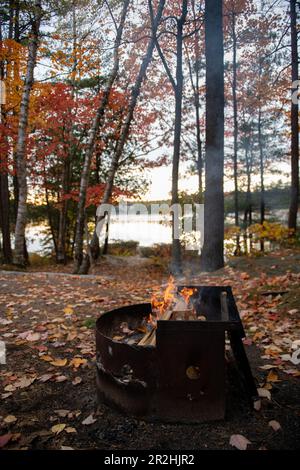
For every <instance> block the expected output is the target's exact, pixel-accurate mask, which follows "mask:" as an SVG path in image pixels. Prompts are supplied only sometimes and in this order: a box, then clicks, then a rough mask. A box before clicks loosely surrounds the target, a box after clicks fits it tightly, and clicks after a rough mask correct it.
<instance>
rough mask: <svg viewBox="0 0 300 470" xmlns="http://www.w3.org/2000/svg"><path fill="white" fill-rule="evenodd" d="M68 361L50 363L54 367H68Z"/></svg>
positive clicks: (57, 360)
mask: <svg viewBox="0 0 300 470" xmlns="http://www.w3.org/2000/svg"><path fill="white" fill-rule="evenodd" d="M67 363H68V359H55V360H54V361H52V362H50V364H51V365H52V366H55V367H64V366H65V365H67Z"/></svg>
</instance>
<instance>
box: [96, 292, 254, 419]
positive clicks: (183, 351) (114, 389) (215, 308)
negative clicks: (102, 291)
mask: <svg viewBox="0 0 300 470" xmlns="http://www.w3.org/2000/svg"><path fill="white" fill-rule="evenodd" d="M184 288H186V287H185V286H180V287H178V291H179V292H180V291H182V290H183V289H184ZM188 288H189V289H193V294H192V296H191V297H190V303H191V305H192V307H193V309H194V311H195V312H196V315H195V318H194V319H193V320H185V319H182V320H181V321H179V320H178V319H177V320H175V319H172V317H171V319H170V320H158V321H157V327H156V345H155V346H152V345H146V346H140V345H138V341H134V340H132V341H131V344H128V342H127V343H126V342H122V341H120V340H119V339H118V336H116V335H115V332H116V331H118V328H119V327H120V325H121V324H126V325H128V329H129V330H132V331H138V330H139V328H141V326H142V325H145V322H147V319H149V315H150V314H151V313H152V308H151V304H150V303H149V304H148V303H146V304H137V305H130V306H126V307H121V308H118V309H115V310H112V311H110V312H107V313H105V314H103V315H102V316H101V317H100V318H99V319H98V321H97V324H96V349H97V389H98V396H99V399H100V400H101V401H104V402H106V403H108V404H112V405H115V406H117V407H118V408H119V409H120V410H122V411H124V412H125V413H127V414H130V415H132V416H136V417H140V418H143V419H148V420H161V421H166V422H188V423H190V422H203V421H210V420H217V419H223V418H224V415H225V373H226V364H225V332H226V331H227V332H228V336H229V339H230V343H231V348H232V351H233V353H234V356H235V358H236V360H237V363H238V365H239V368H240V370H241V372H242V374H243V376H244V380H245V384H246V389H247V392H248V395H249V398H250V399H251V400H252V401H253V400H255V399H256V398H257V390H256V386H255V382H254V379H253V377H252V373H251V369H250V366H249V363H248V359H247V356H246V353H245V350H244V346H243V342H242V338H243V337H244V336H245V333H244V329H243V326H242V322H241V319H240V316H239V313H238V310H237V307H236V304H235V300H234V297H233V294H232V291H231V288H230V287H221V286H188ZM198 318H201V320H199V319H198ZM116 338H117V339H116Z"/></svg>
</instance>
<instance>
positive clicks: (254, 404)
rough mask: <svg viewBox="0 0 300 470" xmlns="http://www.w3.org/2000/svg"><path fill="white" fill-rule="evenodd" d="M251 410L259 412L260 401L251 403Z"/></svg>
mask: <svg viewBox="0 0 300 470" xmlns="http://www.w3.org/2000/svg"><path fill="white" fill-rule="evenodd" d="M253 408H254V409H255V411H260V409H261V400H255V402H254V403H253Z"/></svg>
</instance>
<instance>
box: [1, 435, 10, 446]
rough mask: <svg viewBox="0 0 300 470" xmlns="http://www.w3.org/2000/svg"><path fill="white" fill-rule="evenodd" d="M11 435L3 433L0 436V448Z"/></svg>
mask: <svg viewBox="0 0 300 470" xmlns="http://www.w3.org/2000/svg"><path fill="white" fill-rule="evenodd" d="M12 436H13V435H12V434H3V435H2V436H0V449H2V447H4V446H6V444H7V443H8V442H9V441H10V440H11V438H12Z"/></svg>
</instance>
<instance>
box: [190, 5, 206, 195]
mask: <svg viewBox="0 0 300 470" xmlns="http://www.w3.org/2000/svg"><path fill="white" fill-rule="evenodd" d="M192 10H193V19H194V21H196V17H197V15H196V9H195V0H192ZM199 43H200V37H199V31H196V32H195V38H194V49H195V76H196V83H195V85H194V83H193V77H192V71H191V69H190V75H191V84H192V88H193V92H194V105H195V118H196V141H197V172H198V190H199V203H200V204H201V203H202V202H203V201H202V197H203V181H202V173H203V155H202V139H201V129H200V95H199V86H200V77H199V72H200V70H199V69H200V50H199Z"/></svg>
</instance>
